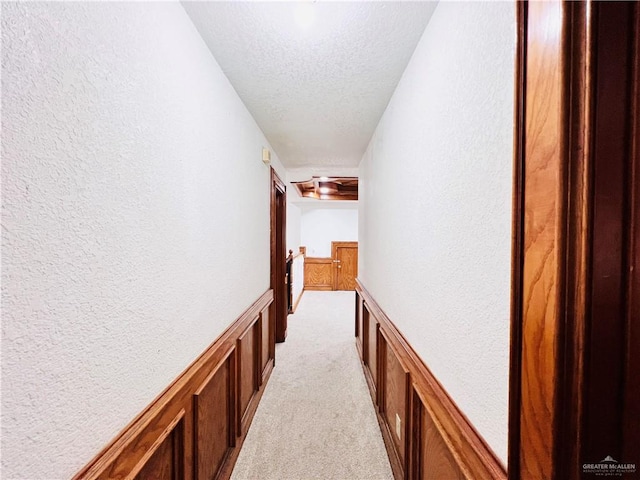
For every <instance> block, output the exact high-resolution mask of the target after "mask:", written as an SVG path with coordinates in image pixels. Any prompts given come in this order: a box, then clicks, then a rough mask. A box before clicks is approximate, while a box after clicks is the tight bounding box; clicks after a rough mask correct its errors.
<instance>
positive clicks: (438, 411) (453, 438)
mask: <svg viewBox="0 0 640 480" xmlns="http://www.w3.org/2000/svg"><path fill="white" fill-rule="evenodd" d="M355 317H356V318H355V333H356V346H357V349H358V352H359V354H360V358H361V360H362V364H363V369H364V372H365V378H367V383H368V384H369V388H370V392H371V396H372V401H373V403H374V405H375V407H376V412H377V417H378V422H379V423H380V429H381V431H382V436H383V439H384V441H385V445H386V447H387V452H388V453H389V459H390V462H391V467H392V470H393V473H394V477H395V478H396V479H397V480H400V479H409V478H411V479H416V480H417V479H433V478H446V479H447V480H448V479H457V478H460V479H466V480H480V479H491V480H498V479H500V480H504V479H506V478H507V474H506V469H505V468H504V466H503V465H502V464H501V462H500V461H499V460H498V458H497V457H496V456H495V454H494V453H493V451H492V450H491V449H490V448H489V446H488V445H487V444H486V442H485V441H484V440H483V439H482V437H481V436H480V434H479V433H478V432H477V431H476V430H475V429H474V427H473V426H472V425H471V424H470V423H469V420H468V419H467V418H466V417H465V416H464V414H463V413H462V412H461V411H460V409H459V408H458V407H457V405H456V404H455V403H454V402H453V400H452V399H451V398H450V397H449V395H448V394H447V393H446V391H445V390H444V388H443V387H442V385H440V383H439V382H438V381H437V379H436V378H435V377H434V376H433V374H432V373H431V371H430V370H429V368H428V367H427V366H426V365H425V364H424V363H423V362H422V360H421V359H420V357H419V356H418V354H417V353H416V352H415V351H414V350H413V348H412V347H411V346H410V345H409V343H408V342H407V341H406V339H405V338H404V337H403V335H402V334H401V333H400V331H399V330H398V329H397V328H396V326H395V325H394V323H393V322H392V321H391V320H390V319H389V317H388V316H387V315H386V314H385V313H384V312H383V311H382V309H381V308H380V306H379V305H378V304H377V303H376V301H375V299H374V298H373V297H372V296H371V294H370V293H369V292H368V291H367V290H366V288H365V287H364V286H363V285H362V283H361V282H360V281H359V280H358V281H357V286H356V315H355ZM372 325H375V329H374V328H372ZM374 331H375V332H376V333H375V343H372V341H371V340H372V338H373V337H374V335H373V333H372V332H374ZM373 351H375V357H376V361H375V365H376V366H375V370H372V368H371V366H370V365H372V364H373V363H374V362H373V361H372V360H371V355H370V354H371V352H373ZM374 371H375V374H374ZM376 386H377V388H374V387H376Z"/></svg>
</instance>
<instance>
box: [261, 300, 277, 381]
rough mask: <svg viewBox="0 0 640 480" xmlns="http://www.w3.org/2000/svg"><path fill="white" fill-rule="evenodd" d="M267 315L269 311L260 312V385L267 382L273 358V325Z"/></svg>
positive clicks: (266, 309) (271, 319)
mask: <svg viewBox="0 0 640 480" xmlns="http://www.w3.org/2000/svg"><path fill="white" fill-rule="evenodd" d="M273 320H274V319H273V318H272V317H271V316H270V315H269V309H268V308H265V309H264V310H262V312H260V330H261V333H260V373H261V378H260V385H262V384H263V383H264V382H266V381H267V378H269V374H270V373H271V370H273V363H274V362H273V361H274V357H275V351H274V347H275V324H274V323H273Z"/></svg>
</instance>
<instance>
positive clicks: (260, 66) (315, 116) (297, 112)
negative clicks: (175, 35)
mask: <svg viewBox="0 0 640 480" xmlns="http://www.w3.org/2000/svg"><path fill="white" fill-rule="evenodd" d="M182 5H183V6H184V8H185V10H186V11H187V13H188V15H189V16H190V17H191V19H192V20H193V23H194V24H195V26H196V28H197V29H198V31H199V32H200V34H201V35H202V38H203V39H204V41H205V42H206V44H207V45H208V46H209V48H210V49H211V52H212V53H213V55H214V57H215V58H216V60H217V61H218V63H219V64H220V66H221V67H222V70H223V71H224V73H225V74H226V75H227V77H228V78H229V80H230V82H231V84H232V85H233V86H234V88H235V89H236V91H237V92H238V95H239V96H240V98H241V99H242V100H243V102H244V103H245V104H246V106H247V108H248V109H249V111H250V112H251V114H252V115H253V116H254V118H255V119H256V121H257V122H258V125H259V126H260V128H261V129H262V130H263V132H264V133H265V135H266V137H267V139H268V140H269V142H270V143H271V146H272V147H273V149H274V150H275V151H276V153H277V154H278V157H279V158H280V160H281V161H282V163H283V164H284V166H285V167H287V168H309V167H314V168H323V169H326V168H336V167H343V168H344V167H356V166H357V165H358V163H359V162H360V159H361V158H362V155H363V153H364V151H365V149H366V147H367V144H368V143H369V140H370V138H371V135H372V134H373V131H374V129H375V127H376V125H377V124H378V121H379V120H380V117H381V115H382V113H383V112H384V109H385V107H386V105H387V103H388V101H389V99H390V98H391V95H392V93H393V91H394V89H395V87H396V85H397V83H398V81H399V79H400V77H401V75H402V72H403V71H404V69H405V67H406V65H407V63H408V61H409V58H410V57H411V55H412V53H413V50H414V49H415V46H416V44H417V42H418V40H419V39H420V36H421V35H422V32H423V31H424V28H425V26H426V25H427V23H428V21H429V18H430V17H431V14H432V13H433V10H434V9H435V5H436V3H435V2H368V1H360V2H311V1H307V2H233V1H227V2H189V1H183V2H182Z"/></svg>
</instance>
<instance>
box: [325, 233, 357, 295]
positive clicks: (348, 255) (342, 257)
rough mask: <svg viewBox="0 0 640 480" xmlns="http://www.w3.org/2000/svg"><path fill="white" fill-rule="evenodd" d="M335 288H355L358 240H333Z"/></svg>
mask: <svg viewBox="0 0 640 480" xmlns="http://www.w3.org/2000/svg"><path fill="white" fill-rule="evenodd" d="M331 253H332V255H331V256H332V259H333V265H334V276H333V278H334V283H333V289H334V290H355V289H356V277H357V276H358V242H331Z"/></svg>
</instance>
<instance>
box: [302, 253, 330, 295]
mask: <svg viewBox="0 0 640 480" xmlns="http://www.w3.org/2000/svg"><path fill="white" fill-rule="evenodd" d="M304 288H305V290H333V260H332V259H331V258H328V257H306V258H305V260H304Z"/></svg>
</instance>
